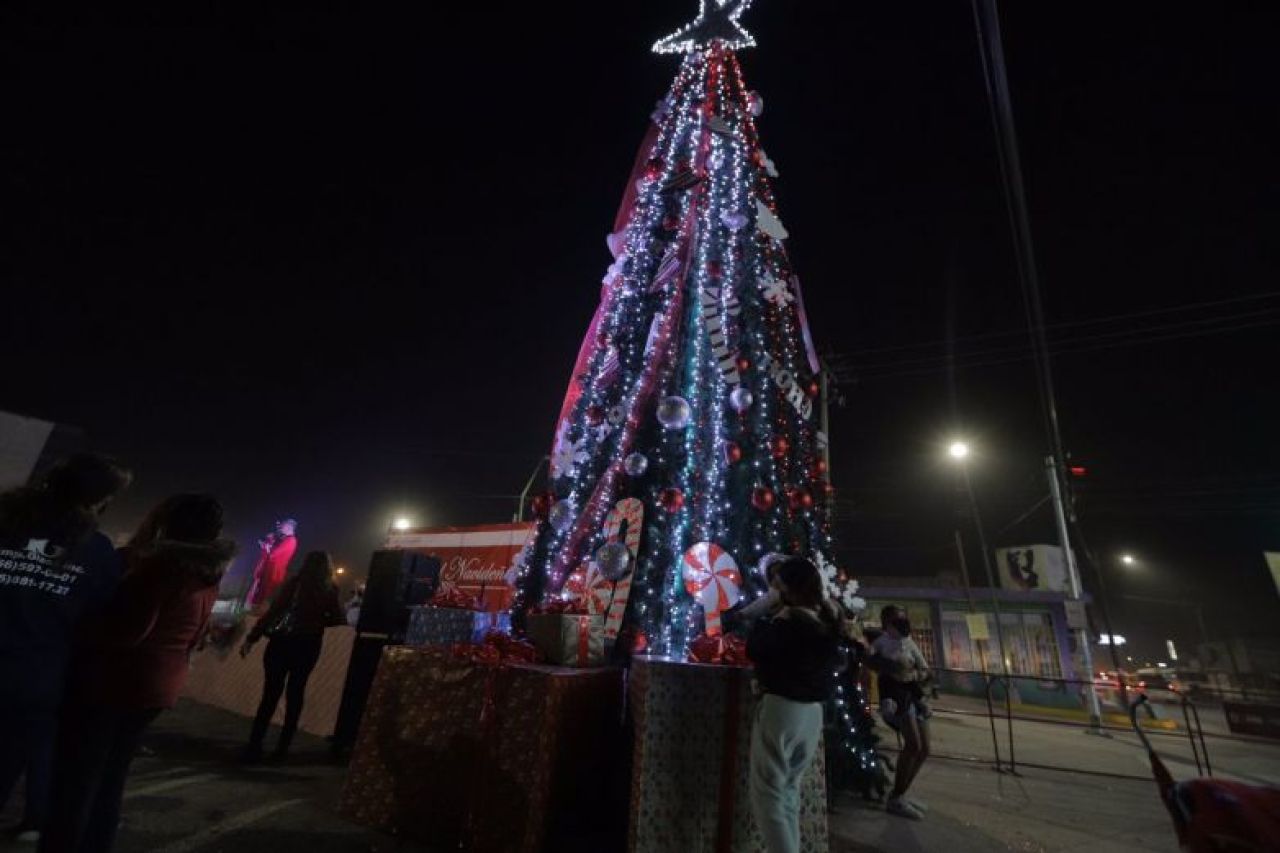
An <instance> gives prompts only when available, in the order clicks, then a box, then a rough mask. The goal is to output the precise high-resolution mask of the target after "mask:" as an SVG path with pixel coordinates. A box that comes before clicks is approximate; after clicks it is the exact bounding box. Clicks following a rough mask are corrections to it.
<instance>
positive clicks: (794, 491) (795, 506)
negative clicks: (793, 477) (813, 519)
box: [787, 486, 813, 511]
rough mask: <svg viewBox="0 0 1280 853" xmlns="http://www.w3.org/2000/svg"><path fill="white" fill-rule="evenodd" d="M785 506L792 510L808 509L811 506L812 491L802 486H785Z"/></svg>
mask: <svg viewBox="0 0 1280 853" xmlns="http://www.w3.org/2000/svg"><path fill="white" fill-rule="evenodd" d="M787 506H789V507H791V509H792V510H793V511H799V510H802V509H810V508H811V507H812V506H813V493H812V492H810V491H809V490H808V489H806V488H805V487H804V486H787Z"/></svg>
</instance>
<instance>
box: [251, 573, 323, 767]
mask: <svg viewBox="0 0 1280 853" xmlns="http://www.w3.org/2000/svg"><path fill="white" fill-rule="evenodd" d="M345 623H346V615H345V613H344V612H343V607H342V602H340V601H339V600H338V587H337V585H336V584H334V582H333V560H332V559H331V558H330V557H329V555H328V554H327V553H325V552H324V551H312V552H311V553H309V554H307V556H306V559H304V560H303V561H302V568H301V569H299V570H298V573H297V574H296V575H294V576H293V577H291V578H289V580H287V581H285V583H284V585H283V586H282V587H280V590H279V591H278V592H277V593H276V596H275V598H274V599H272V601H271V607H270V608H269V609H268V610H267V612H266V613H265V614H264V615H263V616H262V618H261V619H259V620H258V622H257V624H255V625H254V626H253V628H252V629H251V630H250V631H249V635H248V636H247V637H246V638H245V641H244V645H242V646H241V647H240V656H241V657H245V656H246V655H248V654H249V650H250V649H251V648H252V647H253V645H254V644H255V643H256V642H258V640H260V639H262V638H263V637H267V650H266V652H265V653H264V654H263V656H262V668H263V671H264V675H265V678H264V681H263V686H262V701H261V702H260V703H259V704H258V713H257V716H255V717H254V720H253V729H252V730H251V732H250V734H249V745H248V746H247V747H246V748H245V752H244V760H245V761H246V762H250V763H252V762H256V761H260V760H261V759H262V756H263V750H262V744H263V741H265V740H266V737H267V727H268V726H269V725H271V718H272V717H273V716H274V715H275V712H276V706H277V705H279V704H280V696H281V695H282V694H283V695H284V697H285V705H284V727H283V728H282V729H281V731H280V739H279V740H278V741H276V749H275V757H276V758H277V759H282V758H284V757H285V756H287V755H288V753H289V746H290V744H292V743H293V736H294V734H295V733H296V732H297V730H298V720H300V719H301V718H302V702H303V699H304V697H305V696H306V692H307V679H308V678H310V677H311V670H313V669H315V666H316V663H317V662H318V661H319V660H320V650H321V649H322V648H323V646H324V632H325V629H326V628H332V627H335V626H337V625H343V624H345Z"/></svg>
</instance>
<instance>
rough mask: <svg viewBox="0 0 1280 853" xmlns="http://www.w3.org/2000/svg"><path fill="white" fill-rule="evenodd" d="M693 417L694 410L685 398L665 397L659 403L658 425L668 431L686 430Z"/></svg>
mask: <svg viewBox="0 0 1280 853" xmlns="http://www.w3.org/2000/svg"><path fill="white" fill-rule="evenodd" d="M692 416H693V409H692V408H690V406H689V401H688V400H686V399H685V398H684V397H675V396H672V397H663V398H662V402H660V403H658V423H660V424H662V426H663V427H665V428H666V429H684V428H685V427H687V426H688V425H689V419H690V418H691V417H692Z"/></svg>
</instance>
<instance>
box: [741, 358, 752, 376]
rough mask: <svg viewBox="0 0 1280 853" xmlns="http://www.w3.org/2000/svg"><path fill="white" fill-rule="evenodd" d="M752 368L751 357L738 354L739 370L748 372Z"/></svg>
mask: <svg viewBox="0 0 1280 853" xmlns="http://www.w3.org/2000/svg"><path fill="white" fill-rule="evenodd" d="M750 369H751V359H749V358H747V357H746V356H745V355H740V356H738V372H739V373H746V372H747V371H748V370H750Z"/></svg>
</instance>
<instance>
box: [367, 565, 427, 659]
mask: <svg viewBox="0 0 1280 853" xmlns="http://www.w3.org/2000/svg"><path fill="white" fill-rule="evenodd" d="M439 583H440V561H439V560H437V559H436V558H435V557H430V556H427V555H425V554H418V553H415V552H413V551H389V550H388V551H374V552H373V560H372V561H371V562H370V563H369V577H368V578H367V579H366V580H365V585H364V600H363V601H362V602H361V604H360V622H359V624H358V625H356V631H357V633H359V634H385V635H386V636H387V638H388V639H389V640H390V641H391V642H393V643H400V642H403V641H404V632H405V628H406V627H408V620H409V610H408V608H410V607H414V606H416V605H419V604H425V603H426V602H427V600H428V599H430V598H431V596H432V595H433V594H434V593H435V591H436V587H437V586H439Z"/></svg>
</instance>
